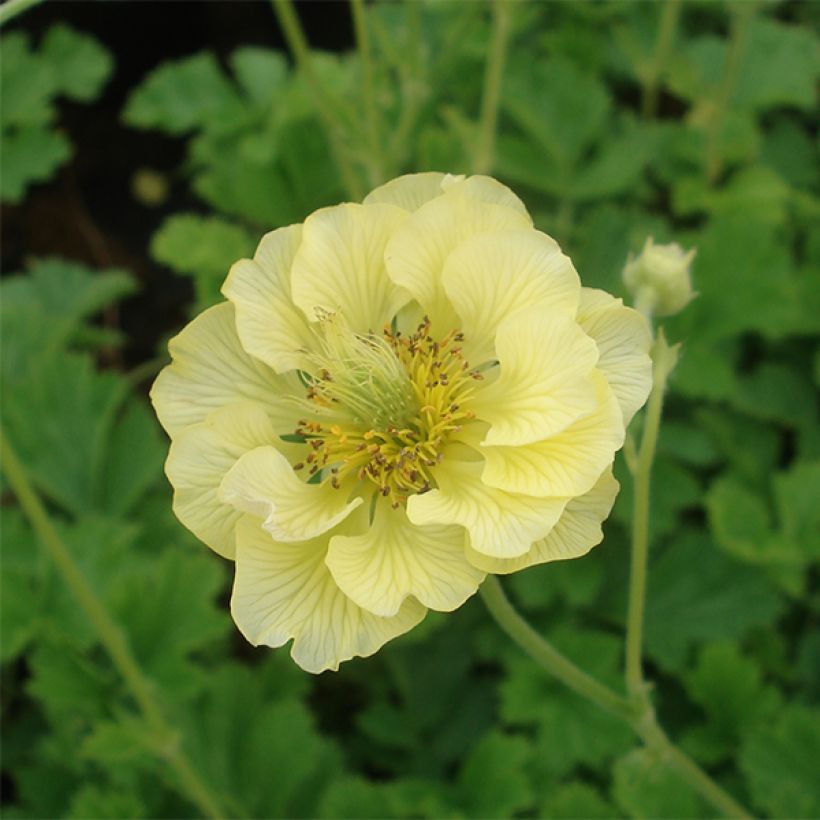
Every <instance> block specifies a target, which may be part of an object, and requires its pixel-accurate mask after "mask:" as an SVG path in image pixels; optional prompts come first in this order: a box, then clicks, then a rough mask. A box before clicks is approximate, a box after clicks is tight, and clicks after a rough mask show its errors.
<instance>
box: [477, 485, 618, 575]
mask: <svg viewBox="0 0 820 820" xmlns="http://www.w3.org/2000/svg"><path fill="white" fill-rule="evenodd" d="M618 489H619V487H618V482H617V481H616V480H615V478H614V477H613V475H612V470H606V471H605V472H604V473H603V474H602V475H601V477H600V478H599V479H598V481H597V482H596V483H595V486H594V487H593V488H592V489H591V490H590V491H589V492H587V493H585V494H584V495H582V496H579V497H578V498H574V499H572V500H571V501H570V502H569V504H567V508H566V509H565V510H564V514H563V515H562V516H561V518H560V519H559V520H558V523H557V524H556V525H555V526H554V527H553V528H552V529H551V530H550V532H549V534H548V535H547V536H546V537H545V538H542V539H540V540H538V541H536V542H535V544H533V546H532V549H531V550H530V551H529V552H528V553H526V554H525V555H522V556H520V557H519V558H512V559H506V560H505V559H502V558H493V557H490V556H487V555H483V554H482V553H480V552H478V551H477V550H475V549H472V548H470V547H468V548H467V557H468V558H469V559H470V562H471V563H472V564H474V565H475V566H476V567H478V568H479V569H483V570H484V571H485V572H493V573H496V574H506V573H510V572H517V571H518V570H521V569H526V568H527V567H531V566H534V565H535V564H544V563H546V562H547V561H563V560H566V559H568V558H578V557H580V556H581V555H586V553H588V552H589V551H590V550H591V549H592V548H593V547H595V546H597V545H598V544H600V543H601V541H602V539H603V537H604V536H603V532H602V531H601V524H602V522H603V521H605V520H606V518H607V516H608V515H609V513H610V510H611V509H612V505H613V504H614V503H615V497H616V496H617V495H618Z"/></svg>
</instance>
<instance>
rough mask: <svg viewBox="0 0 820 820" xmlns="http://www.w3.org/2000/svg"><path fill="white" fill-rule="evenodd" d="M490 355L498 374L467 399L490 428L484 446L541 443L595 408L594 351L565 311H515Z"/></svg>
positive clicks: (541, 309) (496, 340)
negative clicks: (494, 353) (495, 364)
mask: <svg viewBox="0 0 820 820" xmlns="http://www.w3.org/2000/svg"><path fill="white" fill-rule="evenodd" d="M495 351H496V356H497V357H498V360H499V363H500V373H499V376H498V378H497V379H495V381H493V382H492V383H490V384H487V386H486V387H483V388H479V390H478V391H477V393H476V396H475V398H474V399H472V400H471V401H470V409H471V410H473V411H475V413H476V415H477V416H478V418H480V419H481V420H483V421H488V422H489V423H490V425H491V426H490V429H489V431H488V433H487V437H486V439H485V440H484V443H485V444H504V445H519V444H530V443H531V442H534V441H540V440H542V439H545V438H548V437H549V436H553V435H555V434H556V433H560V432H561V431H562V430H565V429H566V428H567V427H569V425H570V424H572V422H574V421H576V420H577V419H580V418H581V417H583V416H586V415H588V414H589V413H591V412H592V411H593V410H594V409H595V406H596V404H597V401H598V396H597V391H596V389H595V384H594V381H593V378H592V369H593V368H594V367H595V363H596V362H597V360H598V348H597V346H596V345H595V342H594V341H593V340H592V339H590V338H589V336H587V335H586V333H584V331H583V330H581V328H580V327H579V326H578V324H577V322H576V321H575V320H574V319H572V318H570V317H569V316H567V315H566V314H565V313H562V312H560V311H557V310H554V309H553V308H548V307H535V308H527V309H524V310H521V311H520V312H517V313H515V314H514V315H512V316H510V317H508V318H507V319H506V320H504V321H503V322H502V323H501V325H500V326H499V328H498V333H497V334H496V339H495Z"/></svg>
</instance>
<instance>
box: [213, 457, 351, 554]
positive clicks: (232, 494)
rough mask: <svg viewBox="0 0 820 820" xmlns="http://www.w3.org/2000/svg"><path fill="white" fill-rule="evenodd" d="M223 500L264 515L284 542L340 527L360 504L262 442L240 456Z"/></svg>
mask: <svg viewBox="0 0 820 820" xmlns="http://www.w3.org/2000/svg"><path fill="white" fill-rule="evenodd" d="M219 497H220V499H221V500H222V501H223V502H225V503H226V504H231V505H233V506H234V507H235V508H236V509H237V510H240V511H242V512H245V513H250V514H251V515H255V516H257V517H258V518H261V519H263V520H264V521H263V524H262V526H263V527H264V528H265V529H266V530H267V531H268V532H269V533H270V534H271V535H272V536H273V537H274V538H276V539H277V540H278V541H307V540H308V539H310V538H315V537H316V536H318V535H320V534H321V533H323V532H327V530H329V529H331V528H332V527H335V526H336V524H338V523H339V522H340V521H342V520H343V519H345V518H346V517H347V516H348V515H349V514H350V513H351V512H352V511H353V510H354V509H356V507H358V506H359V504H361V503H362V499H361V498H354V499H353V500H352V501H350V502H349V503H348V500H347V497H348V494H347V493H346V492H345V491H344V490H343V489H338V490H337V489H334V488H333V487H331V485H330V482H325V483H323V484H307V483H306V482H304V481H302V480H301V479H300V478H299V477H298V476H297V475H296V473H295V472H294V470H293V468H292V467H291V466H290V463H289V462H288V460H287V459H286V458H285V456H284V455H282V453H280V452H279V451H278V450H277V449H276V448H274V447H257V448H256V449H255V450H251V451H250V452H248V453H245V455H243V456H242V458H240V459H239V460H238V461H237V462H236V464H234V466H233V467H232V468H231V469H230V471H229V472H228V474H227V475H226V476H225V478H224V479H223V481H222V484H221V486H220V490H219Z"/></svg>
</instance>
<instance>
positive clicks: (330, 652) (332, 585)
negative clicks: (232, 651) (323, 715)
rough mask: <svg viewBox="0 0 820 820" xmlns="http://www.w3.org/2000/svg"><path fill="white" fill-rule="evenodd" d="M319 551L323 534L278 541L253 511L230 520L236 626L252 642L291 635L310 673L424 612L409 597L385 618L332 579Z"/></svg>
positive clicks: (401, 629) (274, 643) (365, 648)
mask: <svg viewBox="0 0 820 820" xmlns="http://www.w3.org/2000/svg"><path fill="white" fill-rule="evenodd" d="M326 552H327V536H323V537H321V538H316V539H314V540H312V541H303V542H296V543H294V542H291V543H281V542H278V541H275V540H273V538H272V537H271V535H270V534H269V533H267V532H266V531H265V530H263V529H262V527H261V522H260V521H259V519H256V518H254V517H253V516H244V517H243V518H242V519H240V521H239V523H238V524H237V528H236V577H235V579H234V586H233V596H232V597H231V613H232V614H233V617H234V620H235V621H236V624H237V626H238V627H239V629H240V631H241V632H242V634H243V635H244V636H245V637H246V638H247V639H248V640H249V641H250V642H251V643H252V644H254V646H259V645H260V644H264V645H266V646H271V647H278V646H282V645H283V644H285V643H287V642H288V641H289V640H290V639H291V638H293V648H292V649H291V655H292V656H293V659H294V660H295V661H296V663H298V664H299V666H301V667H302V669H304V670H305V671H307V672H314V673H317V672H323V671H324V670H326V669H338V668H339V664H340V663H341V662H342V661H346V660H349V659H350V658H354V657H366V656H368V655H372V654H373V653H374V652H376V651H377V650H378V649H380V648H381V647H382V646H383V645H384V644H385V643H386V642H387V641H389V640H390V639H391V638H395V637H397V636H398V635H401V634H403V633H405V632H407V631H408V630H409V629H412V628H413V627H414V626H415V625H416V624H418V623H419V621H421V620H422V619H423V618H424V615H425V613H426V609H425V608H424V607H423V606H422V605H421V604H420V603H419V602H418V601H416V600H415V599H413V598H408V599H407V600H406V601H405V602H404V604H403V605H402V606H401V608H400V609H399V611H398V612H397V613H396V615H394V616H393V617H390V618H383V617H380V616H378V615H374V614H373V613H372V612H368V611H367V610H365V609H362V608H361V607H360V606H357V605H356V604H355V603H353V601H352V600H351V599H350V598H348V597H347V596H346V595H345V594H344V593H343V592H342V591H341V590H340V589H339V587H338V585H337V584H336V582H335V581H334V580H333V576H332V575H331V574H330V570H329V569H328V567H327V564H326V563H325V554H326Z"/></svg>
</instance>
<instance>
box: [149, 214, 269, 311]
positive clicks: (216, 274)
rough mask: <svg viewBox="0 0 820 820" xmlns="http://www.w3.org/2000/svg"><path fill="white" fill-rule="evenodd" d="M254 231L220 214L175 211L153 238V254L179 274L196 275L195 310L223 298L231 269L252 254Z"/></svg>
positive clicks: (199, 309) (202, 308)
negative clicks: (233, 222)
mask: <svg viewBox="0 0 820 820" xmlns="http://www.w3.org/2000/svg"><path fill="white" fill-rule="evenodd" d="M254 246H255V241H254V238H253V237H252V236H251V234H250V233H249V232H248V231H247V230H245V229H244V228H242V227H240V226H239V225H234V224H232V223H230V222H228V221H226V220H224V219H220V218H218V217H202V216H197V215H195V214H175V215H174V216H171V217H169V218H168V219H167V220H166V221H165V222H164V223H163V225H162V226H161V227H160V229H159V230H158V231H157V233H155V234H154V236H153V238H152V240H151V255H152V256H153V257H154V259H156V260H157V262H160V263H162V264H163V265H167V266H168V267H169V268H171V270H173V271H175V272H176V273H181V274H184V275H186V276H192V277H193V278H194V285H195V289H196V306H195V310H196V311H201V310H204V309H205V308H206V307H209V306H210V305H212V304H216V302H218V301H221V299H222V297H221V295H220V293H219V288H220V287H221V285H222V283H223V282H224V281H225V277H226V276H227V275H228V270H229V269H230V267H231V265H233V263H234V262H236V261H238V260H239V259H243V258H247V257H250V256H252V255H253V250H254Z"/></svg>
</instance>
